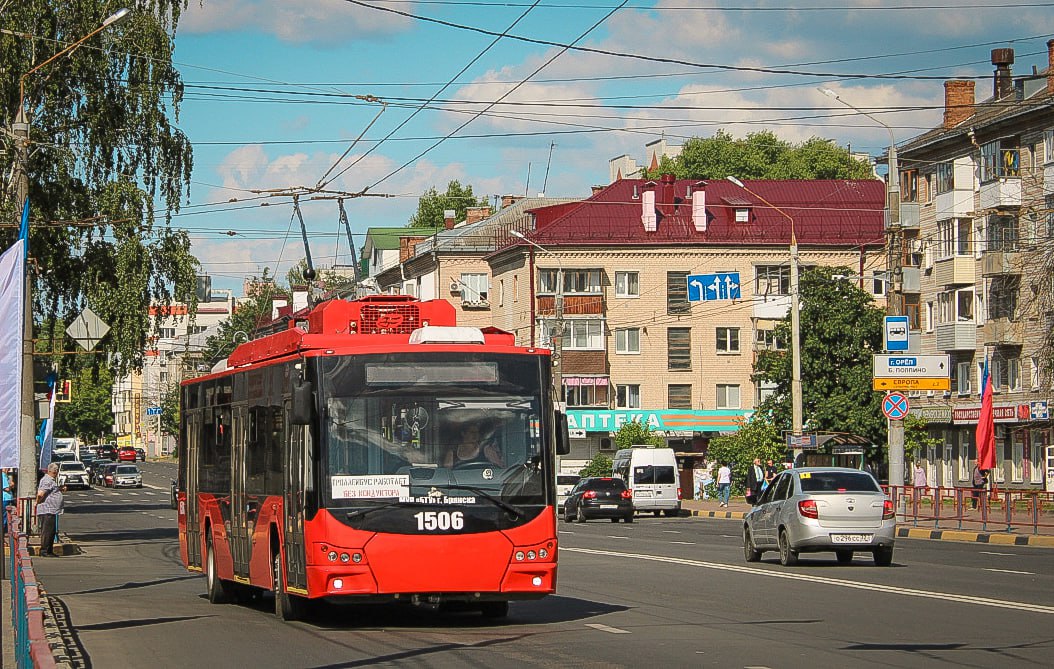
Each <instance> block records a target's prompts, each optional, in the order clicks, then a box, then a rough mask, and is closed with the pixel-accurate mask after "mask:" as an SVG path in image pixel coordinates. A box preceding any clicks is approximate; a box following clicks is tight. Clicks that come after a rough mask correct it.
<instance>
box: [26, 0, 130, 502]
mask: <svg viewBox="0 0 1054 669" xmlns="http://www.w3.org/2000/svg"><path fill="white" fill-rule="evenodd" d="M129 13H130V12H129V10H128V9H125V8H122V9H119V10H117V11H116V12H114V13H113V14H111V15H110V16H108V17H106V19H104V20H103V22H102V23H101V24H100V25H99V27H98V28H96V29H95V30H93V31H91V32H90V33H88V34H87V35H85V36H84V37H82V38H80V39H79V40H77V41H76V42H74V43H73V44H70V45H69V46H67V47H66V48H65V49H63V50H61V51H59V52H58V53H56V54H55V55H53V56H51V57H50V58H48V59H47V60H45V61H43V62H41V63H40V64H38V65H35V66H33V67H32V68H30V69H29V70H28V71H27V72H26V73H25V74H23V75H22V76H20V77H19V78H18V110H17V111H16V112H15V114H14V117H15V122H14V123H12V124H11V134H12V136H13V137H14V145H15V155H14V186H15V199H16V200H17V202H18V206H19V208H20V212H19V213H20V214H22V215H23V216H24V215H25V208H26V207H27V206H29V205H28V202H27V198H28V197H29V113H28V112H27V111H26V95H25V90H26V79H28V78H29V77H30V76H31V75H33V74H34V73H36V72H37V71H39V70H40V69H41V68H43V67H45V66H47V65H49V64H51V63H53V62H55V61H56V60H58V59H60V58H62V57H64V56H68V55H69V54H71V53H73V51H74V49H76V48H77V47H79V46H80V45H81V44H84V42H86V41H88V40H89V39H91V38H92V37H94V36H95V35H98V34H99V33H100V32H102V31H103V30H105V29H106V28H109V27H110V26H112V25H114V24H116V23H118V22H120V21H121V20H122V19H124V18H125V17H126V16H128V14H129ZM27 236H28V230H27ZM26 243H27V244H28V243H29V242H28V239H27V241H26ZM25 282H26V288H25V307H24V314H23V321H24V322H23V342H24V343H23V345H22V409H21V411H22V426H21V431H20V441H21V442H22V443H21V444H20V447H19V465H18V496H19V497H20V498H22V497H32V496H33V494H34V491H35V490H36V480H37V476H36V474H37V464H36V459H37V458H36V430H35V429H34V427H35V425H36V407H35V406H34V402H33V296H32V287H33V284H32V282H31V281H29V270H28V269H27V270H26V277H25Z"/></svg>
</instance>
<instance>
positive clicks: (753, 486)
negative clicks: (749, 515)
mask: <svg viewBox="0 0 1054 669" xmlns="http://www.w3.org/2000/svg"><path fill="white" fill-rule="evenodd" d="M764 482H765V470H764V469H762V467H761V458H754V464H752V465H751V466H750V469H748V470H747V488H746V496H747V501H748V502H750V503H751V505H753V506H757V504H758V500H759V499H760V498H761V484H762V483H764Z"/></svg>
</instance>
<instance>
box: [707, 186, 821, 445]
mask: <svg viewBox="0 0 1054 669" xmlns="http://www.w3.org/2000/svg"><path fill="white" fill-rule="evenodd" d="M725 178H726V179H728V180H729V181H731V182H732V183H734V184H735V185H737V186H739V187H740V188H742V189H743V190H745V191H746V192H748V193H750V194H751V195H753V196H754V197H756V198H757V199H759V200H761V201H762V202H764V203H765V204H766V205H767V206H769V207H771V208H772V209H775V210H776V211H778V212H779V213H781V214H783V215H784V216H786V217H787V220H788V221H790V233H791V235H790V237H791V238H790V259H791V262H790V298H791V342H790V345H791V434H792V435H793V436H794V437H795V441H794V448H798V447H799V443H798V441H797V438H798V437H801V434H802V399H801V341H800V340H801V305H800V304H799V301H800V296H799V295H798V272H799V263H798V237H797V236H796V235H795V233H794V217H793V216H791V215H790V214H788V213H787V212H785V211H783V210H782V209H780V208H779V207H777V206H776V205H774V204H772V203H771V202H769V201H768V200H766V199H765V198H763V197H761V196H760V195H758V194H757V193H755V192H754V191H752V190H751V189H749V188H747V186H746V184H744V183H743V182H742V181H740V180H739V179H737V178H735V177H733V176H728V177H725Z"/></svg>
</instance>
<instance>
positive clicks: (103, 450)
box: [95, 444, 117, 460]
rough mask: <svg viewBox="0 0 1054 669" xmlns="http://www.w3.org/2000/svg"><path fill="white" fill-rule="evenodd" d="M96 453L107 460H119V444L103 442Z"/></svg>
mask: <svg viewBox="0 0 1054 669" xmlns="http://www.w3.org/2000/svg"><path fill="white" fill-rule="evenodd" d="M95 455H96V457H99V458H104V459H106V460H117V446H115V445H114V444H102V445H100V446H99V448H98V449H97V450H96V452H95Z"/></svg>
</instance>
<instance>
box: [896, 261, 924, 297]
mask: <svg viewBox="0 0 1054 669" xmlns="http://www.w3.org/2000/svg"><path fill="white" fill-rule="evenodd" d="M900 271H901V275H900V290H901V291H902V292H905V293H921V292H922V279H921V278H920V274H921V272H920V271H919V268H918V267H903V268H902V269H901V270H900Z"/></svg>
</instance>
